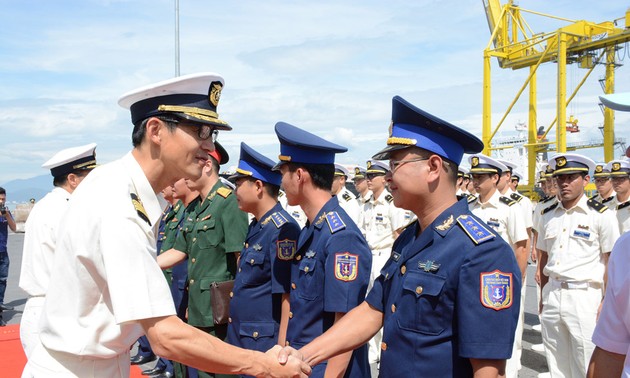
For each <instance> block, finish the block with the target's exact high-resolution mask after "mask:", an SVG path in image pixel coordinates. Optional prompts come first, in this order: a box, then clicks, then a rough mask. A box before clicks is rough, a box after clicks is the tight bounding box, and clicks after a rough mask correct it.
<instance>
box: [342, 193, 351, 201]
mask: <svg viewBox="0 0 630 378" xmlns="http://www.w3.org/2000/svg"><path fill="white" fill-rule="evenodd" d="M342 197H343V199H344V200H346V202H349V201H351V200H352V196H351V195H350V193H348V192H345V193H344V194H343V195H342Z"/></svg>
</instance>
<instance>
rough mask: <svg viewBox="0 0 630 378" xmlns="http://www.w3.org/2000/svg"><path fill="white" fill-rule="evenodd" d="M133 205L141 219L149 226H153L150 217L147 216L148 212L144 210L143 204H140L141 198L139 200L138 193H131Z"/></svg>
mask: <svg viewBox="0 0 630 378" xmlns="http://www.w3.org/2000/svg"><path fill="white" fill-rule="evenodd" d="M131 203H132V204H133V207H134V208H135V209H136V212H137V213H138V216H139V217H140V219H142V220H143V221H145V222H147V223H148V224H149V226H153V225H152V224H151V221H150V220H149V215H148V214H147V211H146V210H145V209H144V206H142V202H140V198H138V195H137V194H136V193H131Z"/></svg>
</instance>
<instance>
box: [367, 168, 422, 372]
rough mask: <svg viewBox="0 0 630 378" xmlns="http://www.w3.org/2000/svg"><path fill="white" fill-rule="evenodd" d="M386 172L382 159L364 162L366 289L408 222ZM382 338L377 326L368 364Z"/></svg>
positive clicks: (374, 360)
mask: <svg viewBox="0 0 630 378" xmlns="http://www.w3.org/2000/svg"><path fill="white" fill-rule="evenodd" d="M387 172H389V166H388V165H387V164H386V163H385V162H382V161H378V160H370V161H368V162H367V170H366V175H367V178H368V187H369V188H370V191H371V192H372V197H371V198H370V200H369V201H367V202H366V203H365V204H364V205H363V209H362V211H361V216H360V220H359V228H360V229H361V231H362V232H364V235H365V239H366V240H367V242H368V245H369V246H370V250H371V251H372V270H371V272H370V282H369V284H368V292H369V290H370V289H371V288H372V285H373V284H374V280H375V279H376V278H377V277H378V276H379V275H380V274H381V270H382V269H383V266H384V265H385V263H386V262H387V260H388V259H389V257H390V256H391V253H392V246H393V245H394V241H395V240H396V238H397V237H398V235H399V234H400V232H401V231H402V229H403V228H404V227H405V226H406V225H408V224H409V223H411V219H410V217H409V215H408V214H409V213H410V212H409V211H407V210H404V209H401V208H398V207H396V206H394V197H392V195H391V194H390V193H389V191H388V190H387V189H386V188H385V175H386V174H387ZM382 338H383V330H382V329H381V330H380V331H378V332H377V333H376V335H374V337H373V338H371V339H370V341H369V343H368V344H369V351H368V354H369V359H370V364H374V363H377V362H378V361H379V359H380V351H381V339H382Z"/></svg>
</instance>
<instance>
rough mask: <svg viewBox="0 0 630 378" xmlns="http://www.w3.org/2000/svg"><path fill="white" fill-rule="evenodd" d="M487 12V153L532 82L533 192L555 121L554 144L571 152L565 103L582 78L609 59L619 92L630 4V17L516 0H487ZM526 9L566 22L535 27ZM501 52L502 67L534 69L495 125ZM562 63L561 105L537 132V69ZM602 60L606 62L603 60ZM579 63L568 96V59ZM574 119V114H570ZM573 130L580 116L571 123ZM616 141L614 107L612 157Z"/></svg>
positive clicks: (607, 87)
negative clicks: (494, 73) (542, 7)
mask: <svg viewBox="0 0 630 378" xmlns="http://www.w3.org/2000/svg"><path fill="white" fill-rule="evenodd" d="M482 1H483V5H484V8H485V11H486V16H487V18H488V26H489V27H490V32H491V37H490V41H489V43H488V45H487V47H486V48H485V49H484V53H483V57H484V65H483V67H484V69H483V125H482V139H483V142H484V144H485V149H484V151H483V153H484V154H486V155H490V153H491V151H492V150H493V146H492V138H493V137H494V135H495V134H496V132H497V131H498V130H499V128H500V127H501V125H502V124H503V122H504V121H505V118H506V117H507V115H508V114H509V113H510V111H511V110H512V108H513V107H514V105H515V104H516V102H517V101H518V99H519V97H520V96H521V94H522V93H523V91H524V90H525V89H526V88H527V87H529V118H528V143H527V144H526V147H527V152H528V168H527V169H528V177H529V180H528V185H527V188H526V189H527V190H528V191H529V192H530V193H531V191H532V190H533V186H534V179H533V178H534V177H536V155H537V153H538V152H540V151H544V150H546V149H547V148H548V145H549V144H553V143H554V142H548V141H546V139H545V137H546V135H547V133H548V132H549V131H550V130H551V128H553V127H554V125H556V140H555V147H556V148H555V149H556V150H557V151H558V152H566V150H567V145H566V132H567V119H566V114H567V112H566V108H567V105H568V104H569V103H570V102H571V100H572V99H573V98H574V97H575V95H576V94H577V92H578V90H579V89H580V88H581V86H582V84H584V82H585V81H586V79H587V78H588V76H589V75H590V74H591V72H592V71H593V69H594V68H595V66H596V64H597V63H600V64H605V65H606V76H605V81H604V92H605V93H606V94H610V93H614V83H615V66H616V62H615V52H616V48H617V46H618V45H620V44H623V43H625V42H627V41H630V10H628V11H626V14H625V17H622V18H619V19H617V20H614V21H606V22H601V23H594V22H589V21H584V20H579V21H576V20H569V19H566V18H562V17H556V16H551V15H547V14H543V13H540V12H535V11H531V10H526V9H523V8H520V7H519V6H518V5H515V4H514V2H513V1H512V0H510V1H508V2H507V3H506V4H504V5H501V2H500V0H482ZM523 13H529V14H533V15H538V16H543V17H550V18H553V19H556V20H560V21H563V22H566V23H567V25H566V26H564V27H561V28H560V29H558V30H555V31H553V32H548V33H534V32H533V30H532V29H531V28H530V27H529V25H528V24H527V22H526V21H525V19H524V18H523ZM622 21H623V22H624V27H623V28H620V27H617V26H616V24H617V23H621V22H622ZM493 57H496V58H497V60H498V63H499V67H501V68H511V69H513V70H517V69H520V68H526V67H529V75H528V77H527V79H526V80H525V83H524V84H523V85H522V86H521V88H520V89H519V91H518V92H517V94H516V96H515V98H514V100H513V101H512V103H511V104H510V105H509V106H508V108H507V110H506V112H505V114H504V115H503V117H502V118H501V120H500V121H499V123H498V124H497V125H496V126H495V128H494V130H493V129H492V119H491V109H492V107H491V75H490V74H491V69H490V68H491V59H492V58H493ZM547 62H555V63H557V105H556V119H555V120H554V121H553V122H552V123H551V124H550V125H549V126H548V127H547V129H546V130H545V133H544V135H543V136H542V137H541V138H539V136H538V135H537V129H538V127H537V111H536V71H537V69H538V67H540V65H541V64H543V63H547ZM602 62H603V63H602ZM574 63H575V64H579V66H580V67H581V68H585V69H587V72H586V74H585V76H584V78H583V79H582V80H581V82H580V83H579V84H578V85H577V87H576V88H575V90H574V91H573V93H572V94H571V95H570V96H569V98H568V99H567V89H566V76H567V64H574ZM571 121H572V120H571ZM569 126H570V128H571V129H572V130H575V128H574V127H577V122H575V123H573V124H570V125H569ZM613 145H614V113H613V110H611V109H610V108H605V109H604V159H605V161H606V162H608V161H610V160H612V159H613Z"/></svg>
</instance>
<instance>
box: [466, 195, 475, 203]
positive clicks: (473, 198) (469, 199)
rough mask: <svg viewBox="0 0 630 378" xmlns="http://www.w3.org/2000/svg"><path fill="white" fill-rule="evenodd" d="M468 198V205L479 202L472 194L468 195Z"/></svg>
mask: <svg viewBox="0 0 630 378" xmlns="http://www.w3.org/2000/svg"><path fill="white" fill-rule="evenodd" d="M467 196H468V197H467V199H466V201H468V203H473V202H475V201H476V200H477V196H474V195H472V194H468V195H467Z"/></svg>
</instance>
